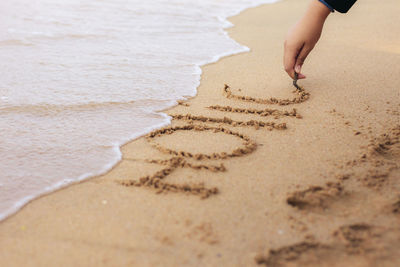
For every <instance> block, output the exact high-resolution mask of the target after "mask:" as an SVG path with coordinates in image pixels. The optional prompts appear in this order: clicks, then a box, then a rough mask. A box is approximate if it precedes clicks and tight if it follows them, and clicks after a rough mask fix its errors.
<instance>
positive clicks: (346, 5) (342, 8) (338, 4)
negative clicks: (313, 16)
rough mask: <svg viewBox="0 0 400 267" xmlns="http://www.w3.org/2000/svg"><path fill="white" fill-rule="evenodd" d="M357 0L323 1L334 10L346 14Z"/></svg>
mask: <svg viewBox="0 0 400 267" xmlns="http://www.w3.org/2000/svg"><path fill="white" fill-rule="evenodd" d="M356 1H357V0H325V2H327V3H328V4H329V5H330V6H331V7H332V8H333V9H334V10H336V11H338V12H340V13H346V12H347V11H349V9H350V8H351V7H352V6H353V5H354V3H355V2H356Z"/></svg>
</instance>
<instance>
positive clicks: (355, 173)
mask: <svg viewBox="0 0 400 267" xmlns="http://www.w3.org/2000/svg"><path fill="white" fill-rule="evenodd" d="M308 3H309V1H306V0H304V1H295V0H284V1H281V2H278V3H275V4H267V5H263V6H260V7H257V8H252V9H248V10H246V11H244V12H243V13H241V14H240V15H238V16H236V17H233V18H230V21H231V22H232V23H233V24H234V25H235V26H234V27H233V28H230V29H229V30H228V32H229V35H230V36H231V37H232V38H233V39H235V40H236V41H238V42H239V43H241V44H244V45H246V46H248V47H249V48H250V49H251V52H249V53H242V54H239V55H234V56H229V57H225V58H223V59H222V60H220V61H218V62H217V63H215V64H209V65H206V66H204V67H202V70H203V74H202V80H201V85H200V86H199V88H198V94H197V96H196V97H194V98H192V99H189V100H188V101H185V102H181V103H180V104H179V105H178V106H176V107H174V108H172V109H170V110H167V111H166V113H167V114H169V115H170V116H171V117H172V124H171V125H170V126H169V127H166V128H163V129H160V130H157V131H154V132H152V133H151V134H149V135H148V136H146V137H142V138H139V139H137V140H134V141H132V142H130V143H128V144H126V145H124V146H123V147H122V148H121V150H122V153H123V160H122V161H121V162H120V163H119V164H117V165H116V166H115V167H114V168H113V169H112V170H111V171H110V172H109V173H107V174H105V175H103V176H99V177H94V178H92V179H89V180H87V181H84V182H82V183H79V184H75V185H72V186H69V187H67V188H64V189H62V190H59V191H57V192H54V193H52V194H49V195H46V196H43V197H41V198H39V199H36V200H34V201H32V202H31V203H29V204H28V205H26V206H25V207H24V208H23V209H22V210H21V211H19V212H18V213H16V214H15V215H13V216H11V217H9V218H7V219H6V220H4V221H2V222H0V266H400V193H399V192H400V90H399V89H400V79H399V75H400V28H399V25H400V17H399V15H398V14H399V12H400V5H399V3H398V0H386V1H384V3H382V1H379V2H378V1H372V0H363V1H358V3H357V4H356V5H355V6H354V7H353V8H352V9H351V10H350V12H349V13H348V14H339V13H336V12H335V13H334V14H331V15H330V17H329V18H328V20H327V22H326V24H325V28H324V32H323V36H322V38H321V40H320V42H319V43H318V45H317V47H316V48H315V49H314V51H313V52H312V53H311V55H310V56H309V58H308V59H307V64H305V66H304V73H305V74H306V75H307V79H305V80H301V81H299V84H300V85H301V87H302V88H303V89H301V90H295V88H294V87H293V85H292V81H291V80H290V78H289V77H288V76H287V74H286V73H285V71H284V70H283V66H282V54H283V40H284V39H285V35H286V33H287V30H288V29H289V28H290V27H291V25H293V24H294V23H295V22H296V21H297V20H298V19H299V18H300V16H301V15H302V13H303V12H304V10H305V8H306V7H307V5H308Z"/></svg>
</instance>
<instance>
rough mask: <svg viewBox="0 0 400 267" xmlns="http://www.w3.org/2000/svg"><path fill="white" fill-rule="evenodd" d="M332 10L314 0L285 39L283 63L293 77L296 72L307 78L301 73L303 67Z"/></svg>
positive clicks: (302, 77)
mask: <svg viewBox="0 0 400 267" xmlns="http://www.w3.org/2000/svg"><path fill="white" fill-rule="evenodd" d="M330 12H331V11H330V9H329V8H328V7H326V6H325V5H324V4H322V3H321V2H319V1H318V0H313V1H312V2H311V4H310V7H309V8H308V10H307V12H306V14H305V15H304V16H303V18H302V19H300V21H299V22H297V23H296V25H294V27H293V28H292V29H291V30H290V31H289V33H288V36H287V37H286V40H285V53H284V59H283V65H284V67H285V71H286V72H287V73H288V74H289V76H290V77H292V79H293V78H294V72H297V73H298V74H299V76H298V78H299V79H304V78H306V76H304V75H303V74H301V67H302V65H303V63H304V61H305V59H306V57H307V56H308V54H309V53H310V52H311V50H312V49H313V48H314V46H315V44H316V43H317V42H318V40H319V37H320V36H321V32H322V27H323V25H324V22H325V20H326V18H327V17H328V15H329V13H330Z"/></svg>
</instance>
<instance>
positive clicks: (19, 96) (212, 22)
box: [0, 0, 275, 220]
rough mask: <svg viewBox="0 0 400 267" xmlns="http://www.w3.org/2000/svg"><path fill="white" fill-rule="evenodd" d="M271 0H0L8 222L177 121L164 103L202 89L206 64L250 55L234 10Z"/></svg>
mask: <svg viewBox="0 0 400 267" xmlns="http://www.w3.org/2000/svg"><path fill="white" fill-rule="evenodd" d="M272 2H275V1H274V0H221V1H215V0H203V1H195V0H168V1H167V0H153V1H138V0H133V1H129V0H114V1H91V0H68V1H67V0H65V1H56V2H54V1H52V0H40V1H29V0H16V1H12V3H10V2H9V1H1V2H0V15H1V17H2V23H1V24H0V72H1V73H2V75H1V77H0V129H1V134H0V135H1V138H0V169H1V170H2V172H1V174H0V220H2V219H4V218H6V217H7V216H8V215H10V214H12V213H14V212H16V211H17V210H18V209H20V208H21V207H22V206H24V205H25V204H26V203H27V202H29V201H31V200H32V199H34V198H36V197H38V196H40V195H43V194H46V193H49V192H52V191H54V190H57V189H59V188H62V187H64V186H66V185H69V184H71V183H74V182H78V181H81V180H84V179H87V178H89V177H92V176H94V175H99V174H103V173H105V172H107V171H109V170H110V169H111V168H112V167H113V166H114V165H115V164H116V163H117V162H118V161H120V160H121V151H120V146H121V145H122V144H124V143H126V142H128V141H130V140H132V139H135V138H137V137H139V136H142V135H144V134H146V133H148V132H150V131H152V130H154V129H156V128H159V127H162V126H165V125H167V124H169V123H170V118H169V117H168V116H167V115H165V114H163V113H161V112H159V111H160V110H163V109H166V108H168V107H171V106H173V105H175V104H176V103H177V100H182V99H185V98H187V97H191V96H194V95H195V94H196V88H197V87H198V85H199V83H200V75H201V68H200V66H201V65H204V64H207V63H212V62H216V61H218V60H219V59H220V58H221V57H224V56H227V55H232V54H236V53H241V52H246V51H249V48H247V47H245V46H242V45H240V44H238V43H237V42H235V41H233V40H232V39H230V38H229V36H228V35H227V34H226V32H225V31H224V30H223V29H224V28H227V27H231V26H232V24H231V23H230V22H228V21H227V20H226V18H227V17H229V16H233V15H236V14H238V13H239V12H241V11H242V10H244V9H245V8H248V7H254V6H256V5H259V4H262V3H272ZM138 153H140V151H138ZM121 178H123V177H121Z"/></svg>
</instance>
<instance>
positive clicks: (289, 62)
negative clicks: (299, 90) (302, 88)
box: [283, 43, 301, 79]
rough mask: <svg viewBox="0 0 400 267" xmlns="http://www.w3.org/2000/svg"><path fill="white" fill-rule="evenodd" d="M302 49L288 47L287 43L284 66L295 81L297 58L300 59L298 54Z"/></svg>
mask: <svg viewBox="0 0 400 267" xmlns="http://www.w3.org/2000/svg"><path fill="white" fill-rule="evenodd" d="M300 49H301V46H300V48H296V47H295V46H291V45H287V44H286V43H285V51H284V56H283V66H284V67H285V71H286V72H287V74H289V76H290V77H291V78H292V79H294V66H295V64H296V58H297V57H298V53H299V51H300Z"/></svg>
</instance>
